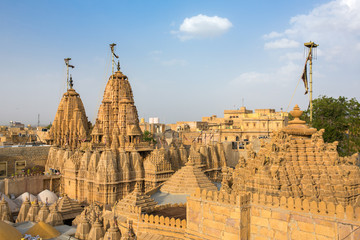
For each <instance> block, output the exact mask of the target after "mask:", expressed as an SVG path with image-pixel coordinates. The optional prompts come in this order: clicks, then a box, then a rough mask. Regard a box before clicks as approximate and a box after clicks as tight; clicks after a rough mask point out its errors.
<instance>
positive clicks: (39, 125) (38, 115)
mask: <svg viewBox="0 0 360 240" xmlns="http://www.w3.org/2000/svg"><path fill="white" fill-rule="evenodd" d="M37 126H38V127H39V126H40V113H39V114H38V125H37Z"/></svg>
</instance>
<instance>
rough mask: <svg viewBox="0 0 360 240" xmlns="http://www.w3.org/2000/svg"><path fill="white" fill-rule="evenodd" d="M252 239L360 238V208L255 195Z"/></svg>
mask: <svg viewBox="0 0 360 240" xmlns="http://www.w3.org/2000/svg"><path fill="white" fill-rule="evenodd" d="M250 215H251V218H250V224H251V226H250V231H251V239H280V240H281V239H284V240H285V239H294V240H296V239H299V240H300V239H323V240H330V239H346V240H355V239H360V208H356V209H354V208H353V207H352V206H347V207H345V208H344V206H342V205H336V206H335V205H334V204H333V203H325V202H320V203H317V202H314V201H313V202H309V201H308V200H306V199H305V200H301V199H293V198H291V197H290V198H285V197H282V198H280V199H279V198H275V197H271V196H265V195H258V194H254V195H253V196H252V201H251V213H250Z"/></svg>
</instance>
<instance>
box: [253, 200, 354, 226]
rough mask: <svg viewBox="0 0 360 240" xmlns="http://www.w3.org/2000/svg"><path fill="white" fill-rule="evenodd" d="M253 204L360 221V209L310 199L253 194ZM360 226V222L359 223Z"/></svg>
mask: <svg viewBox="0 0 360 240" xmlns="http://www.w3.org/2000/svg"><path fill="white" fill-rule="evenodd" d="M251 204H253V205H264V206H268V207H270V208H281V209H285V210H289V211H295V212H299V213H307V214H317V215H321V216H327V217H330V218H335V219H339V220H349V221H360V207H356V208H354V207H353V206H351V205H347V206H343V205H341V204H338V205H335V204H334V203H332V202H324V201H320V202H316V201H311V200H310V199H300V198H295V199H294V198H292V197H289V198H286V197H284V196H283V197H281V198H279V197H273V196H270V195H264V194H257V193H255V194H252V197H251ZM359 224H360V222H359Z"/></svg>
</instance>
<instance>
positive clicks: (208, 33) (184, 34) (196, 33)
mask: <svg viewBox="0 0 360 240" xmlns="http://www.w3.org/2000/svg"><path fill="white" fill-rule="evenodd" d="M231 27H232V23H231V22H230V21H229V20H228V19H227V18H222V17H218V16H213V17H209V16H206V15H202V14H199V15H197V16H194V17H191V18H185V19H184V21H183V23H182V24H181V25H180V28H179V30H178V31H172V32H171V33H172V34H175V35H176V36H177V37H178V38H179V39H180V40H182V41H185V40H189V39H193V38H212V37H217V36H220V35H222V34H224V33H225V32H227V31H228V30H229V29H230V28H231Z"/></svg>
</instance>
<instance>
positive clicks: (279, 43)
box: [264, 38, 299, 49]
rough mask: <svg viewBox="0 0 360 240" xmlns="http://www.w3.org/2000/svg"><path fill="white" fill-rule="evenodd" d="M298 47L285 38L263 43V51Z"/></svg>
mask: <svg viewBox="0 0 360 240" xmlns="http://www.w3.org/2000/svg"><path fill="white" fill-rule="evenodd" d="M298 46H299V43H298V42H297V41H294V40H290V39H287V38H282V39H279V40H275V41H272V42H267V43H265V46H264V47H265V49H277V48H296V47H298Z"/></svg>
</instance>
